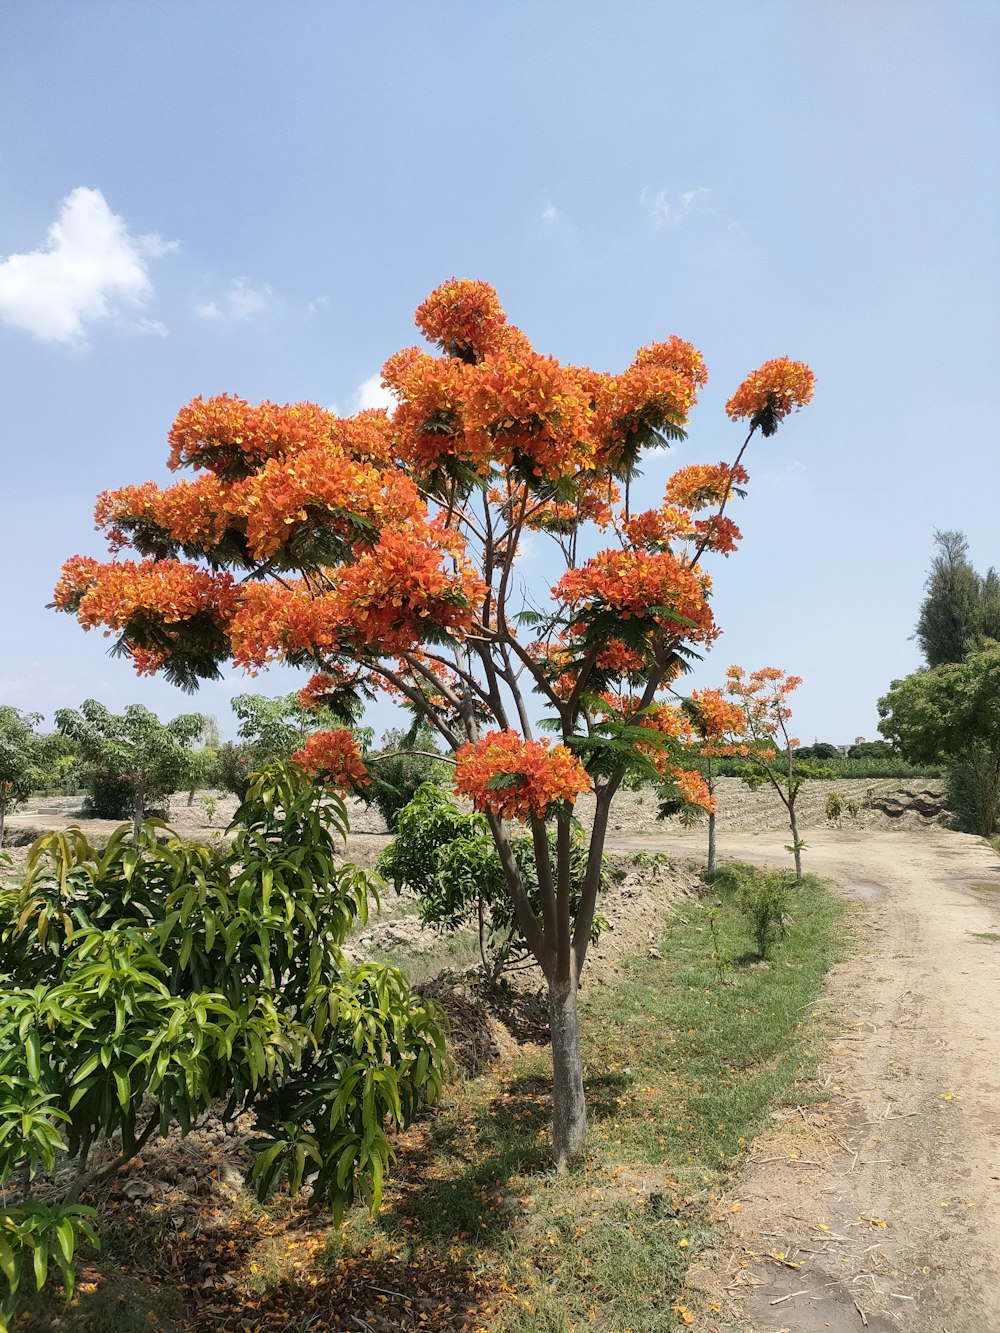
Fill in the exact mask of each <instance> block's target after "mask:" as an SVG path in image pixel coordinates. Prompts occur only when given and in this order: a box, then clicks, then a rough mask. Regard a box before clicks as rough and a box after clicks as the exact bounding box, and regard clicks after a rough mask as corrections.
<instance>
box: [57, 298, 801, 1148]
mask: <svg viewBox="0 0 1000 1333" xmlns="http://www.w3.org/2000/svg"><path fill="white" fill-rule="evenodd" d="M417 324H418V326H419V328H420V329H421V331H422V332H423V334H424V335H425V336H426V337H427V339H428V340H429V341H430V342H431V343H432V344H435V345H436V346H437V348H439V349H440V351H439V352H438V353H436V354H431V353H428V352H426V351H421V350H420V349H418V348H415V347H414V348H407V349H405V350H404V351H401V352H398V353H397V354H395V355H394V356H392V357H391V358H390V359H389V360H388V361H387V362H386V364H385V366H384V368H383V372H382V377H383V383H384V384H385V385H386V386H387V387H388V388H389V389H390V390H391V391H392V393H393V394H394V395H395V397H396V400H397V402H398V406H397V407H396V408H395V410H394V411H393V412H392V413H391V415H390V414H387V413H386V412H384V411H380V410H369V411H363V412H360V413H358V414H357V415H356V416H354V417H351V418H349V419H341V418H338V417H336V416H334V415H333V414H332V413H331V412H328V411H326V410H324V409H323V408H321V407H317V406H314V405H312V404H308V403H299V404H296V405H292V406H285V407H279V406H276V405H275V404H272V403H262V404H261V405H260V406H257V407H255V406H252V405H250V404H248V403H246V402H243V401H241V400H240V399H237V398H232V397H228V396H222V397H217V398H212V399H208V400H202V399H201V398H198V399H195V401H194V402H192V403H191V404H189V405H188V406H187V407H185V408H183V409H182V410H181V412H180V414H179V415H178V417H177V419H176V421H175V423H174V426H173V429H172V430H171V432H170V460H169V461H170V465H171V467H173V468H180V467H192V468H195V469H196V470H197V472H198V475H197V476H196V477H195V478H194V479H193V480H191V481H182V482H180V483H179V484H177V485H174V486H171V487H169V488H167V489H165V490H161V489H160V488H159V487H157V486H156V485H154V484H153V483H151V482H149V483H146V484H145V485H142V486H130V487H126V488H125V489H124V490H119V491H114V492H106V493H105V494H104V495H102V496H101V497H100V499H99V501H98V505H97V521H98V524H99V525H100V526H101V527H103V528H104V529H106V531H107V533H108V536H109V538H110V542H111V546H112V550H113V551H114V552H119V551H121V550H122V549H123V548H124V547H126V546H131V547H132V548H133V549H134V550H135V551H136V552H138V554H139V556H140V557H141V558H140V559H138V560H133V559H114V560H112V561H110V562H108V563H104V564H101V563H99V562H98V561H96V560H93V559H89V558H83V557H79V556H78V557H75V558H74V559H72V560H70V561H69V562H68V563H67V564H66V566H65V567H64V571H63V577H62V580H61V581H60V584H59V586H58V588H57V591H56V599H55V600H56V605H57V606H58V607H60V608H61V609H63V610H66V611H70V612H74V613H75V614H76V615H77V617H78V618H79V620H80V622H81V624H82V625H84V626H85V627H86V628H90V627H92V626H101V627H103V628H104V630H105V632H106V633H108V634H113V635H114V636H116V639H117V646H118V648H119V649H120V650H121V651H123V652H125V653H127V654H128V655H129V656H130V657H131V658H132V660H133V661H134V663H135V666H136V668H137V669H138V670H139V671H140V672H152V671H162V672H163V673H164V674H165V675H167V676H168V677H169V678H170V679H172V680H174V681H175V682H178V683H179V684H181V685H184V686H188V687H193V686H194V685H196V684H197V682H198V680H199V679H200V678H202V677H211V676H214V675H216V674H217V672H218V668H219V665H220V663H222V662H224V661H226V660H228V659H232V660H233V661H234V662H235V663H237V664H238V665H240V666H242V667H244V668H246V669H248V670H249V671H251V672H253V671H258V670H260V669H261V668H262V667H264V666H266V665H267V664H268V663H269V662H272V661H275V660H284V661H286V662H289V663H291V664H293V665H298V666H312V667H313V668H314V669H318V673H319V674H318V675H316V676H314V677H313V679H312V680H311V682H310V684H309V685H308V686H307V687H306V688H307V692H308V697H311V698H312V699H314V700H316V701H322V700H323V699H324V698H325V697H326V695H327V694H328V693H331V692H336V693H337V695H338V697H341V698H342V697H343V695H344V692H345V691H352V690H353V691H355V692H356V693H357V694H358V696H359V697H364V696H365V695H366V694H371V693H374V692H376V691H378V690H386V691H388V692H390V693H391V694H392V695H394V696H395V697H396V698H397V699H399V700H400V701H403V702H405V703H407V704H408V705H409V706H411V707H412V708H413V709H414V710H416V712H417V713H418V714H420V715H423V716H425V717H426V718H427V719H428V721H429V722H430V723H431V724H432V726H433V727H434V728H435V730H436V731H437V732H438V734H439V735H440V737H441V739H442V740H443V742H444V743H445V745H446V746H447V747H448V748H449V749H450V750H451V751H453V752H454V757H455V785H456V790H457V791H458V792H459V793H460V794H462V795H464V796H467V797H468V798H469V799H470V800H471V801H472V803H473V804H474V806H475V807H476V809H477V810H479V811H481V812H482V813H483V814H484V815H485V816H486V819H487V821H488V824H489V828H490V831H491V834H492V837H493V839H494V841H495V843H496V847H497V852H498V855H499V857H500V861H501V864H502V867H503V873H504V877H505V883H506V886H507V891H508V892H509V894H510V897H511V900H512V902H513V906H514V910H515V912H516V915H517V919H518V923H519V925H520V929H521V931H522V933H523V935H524V938H525V940H526V942H527V944H528V947H529V948H530V949H531V952H532V953H533V954H534V956H535V958H536V959H537V961H538V964H539V966H540V967H541V969H542V972H543V974H544V976H545V978H546V981H547V984H548V989H549V997H550V1016H551V1028H552V1056H553V1070H554V1078H553V1089H554V1092H553V1121H554V1124H553V1139H554V1148H555V1155H556V1159H557V1161H558V1162H559V1163H560V1164H564V1163H566V1162H568V1161H569V1160H570V1159H572V1158H574V1157H577V1156H578V1155H579V1154H580V1153H581V1152H582V1150H583V1147H584V1141H585V1104H584V1094H583V1080H582V1067H581V1061H580V1046H579V1028H578V1021H577V1007H576V996H577V985H578V982H579V978H580V973H581V971H582V968H583V965H584V960H585V958H586V954H587V946H588V941H589V940H590V936H591V926H592V923H593V918H594V911H595V900H596V895H597V890H598V885H599V880H600V871H601V855H602V849H603V846H604V841H605V835H606V832H607V827H608V816H609V811H610V808H611V802H612V800H613V798H614V796H615V793H616V792H617V791H618V789H619V787H620V785H621V783H622V781H623V779H624V777H625V776H626V774H627V773H628V772H629V771H630V770H638V771H641V772H642V773H644V774H646V775H647V776H653V777H655V778H656V779H657V780H658V781H659V782H660V783H661V784H663V785H664V786H665V787H667V788H669V789H670V790H671V791H673V792H675V793H676V794H679V795H680V796H682V797H683V798H684V799H685V800H688V801H693V802H698V803H701V804H703V805H705V806H708V805H709V804H710V797H709V794H708V790H707V788H706V786H705V783H704V780H703V779H702V778H701V777H700V775H698V774H697V773H693V772H690V771H688V770H687V769H686V768H685V767H684V766H683V762H682V760H683V746H682V740H681V738H682V732H683V718H682V716H681V714H680V711H679V709H678V708H675V707H671V706H668V705H667V704H666V703H664V702H661V700H660V694H661V691H663V690H665V689H666V688H667V687H668V686H669V684H670V682H671V681H672V680H674V679H675V678H676V676H677V675H678V673H679V672H680V671H681V670H682V669H683V666H684V664H685V660H686V659H687V658H688V657H689V656H690V655H692V654H693V653H694V652H695V651H696V650H697V649H698V648H699V647H701V646H704V645H708V644H711V643H712V642H713V640H714V639H715V637H716V634H717V630H716V626H715V622H714V620H713V618H712V613H711V610H710V608H709V597H710V592H711V583H710V578H709V575H708V573H707V572H706V571H705V569H704V568H703V566H702V559H703V557H704V556H706V555H708V554H710V553H721V554H723V555H726V554H728V553H729V552H731V551H733V550H734V549H735V547H736V543H737V540H738V538H739V533H738V530H737V529H736V526H735V525H734V523H733V522H732V520H731V519H730V518H729V517H727V516H726V514H725V510H726V507H727V504H728V501H729V499H730V496H731V494H732V492H733V491H734V489H736V488H738V487H740V486H742V485H743V484H744V483H745V482H746V480H747V474H746V472H745V470H744V468H743V466H742V458H743V453H744V450H745V449H746V447H747V444H748V443H749V440H750V437H751V436H752V435H753V434H754V432H755V431H758V430H759V431H760V433H761V434H763V435H771V434H773V432H774V430H775V429H776V428H777V425H778V423H779V421H780V420H781V419H782V418H783V417H784V416H786V415H787V414H788V413H789V412H790V411H792V410H793V409H794V408H797V407H799V406H801V405H802V404H804V403H806V402H808V401H809V399H810V397H811V395H812V389H813V376H812V373H811V371H810V370H809V369H808V367H806V366H804V365H802V364H801V363H799V362H793V361H789V360H787V359H784V358H782V359H779V360H776V361H770V362H768V363H767V364H766V365H764V366H762V367H761V368H760V370H758V371H756V372H754V374H752V375H751V376H750V377H749V378H748V379H747V380H746V381H745V382H744V383H743V384H742V385H741V386H740V388H739V389H738V391H737V392H736V394H735V395H734V396H733V397H732V398H731V399H730V400H729V403H728V405H727V411H728V413H729V415H730V417H732V418H734V419H739V418H742V419H746V420H748V422H749V433H748V434H747V436H746V439H745V440H744V442H743V447H742V448H741V449H740V450H739V452H738V454H737V456H736V459H735V461H734V462H733V463H731V464H726V463H719V464H717V465H715V466H704V465H695V466H692V467H687V468H684V469H682V470H681V471H680V472H678V473H676V474H675V475H674V476H673V477H671V479H670V480H669V482H668V483H667V486H666V491H665V494H664V498H663V502H662V504H661V505H660V506H659V507H658V508H655V509H649V510H647V511H645V512H643V513H639V514H635V513H633V512H632V510H631V507H630V494H629V492H630V483H631V480H632V478H633V477H634V476H635V475H636V472H637V466H638V462H639V459H640V456H641V454H642V453H643V451H645V450H649V449H653V448H657V447H660V446H664V445H667V444H669V443H670V442H671V441H675V440H678V439H681V438H683V436H684V433H685V427H686V424H687V420H688V415H689V413H690V410H691V408H692V407H693V405H694V403H695V399H696V397H697V393H698V391H699V389H700V388H701V387H702V386H703V385H704V383H705V380H706V372H705V367H704V363H703V361H702V357H701V355H700V353H699V352H698V351H696V350H695V348H694V347H692V346H691V345H690V344H688V343H686V342H683V341H682V340H681V339H679V338H677V337H671V338H670V339H669V340H668V341H666V342H662V343H654V344H652V345H651V346H649V347H645V348H643V349H642V350H641V351H640V352H639V353H638V354H637V355H636V357H635V360H634V361H633V362H632V364H631V366H629V367H628V369H627V370H625V371H624V372H623V373H621V374H618V375H611V374H604V373H601V372H598V371H595V370H591V369H589V368H587V367H580V366H570V365H563V364H561V363H560V362H558V361H556V360H555V359H554V358H552V357H548V356H543V355H542V354H541V353H539V352H536V351H535V349H534V348H533V347H532V345H531V343H530V342H529V341H528V339H527V337H526V336H525V335H524V334H523V333H522V332H521V331H520V330H519V329H517V328H515V327H514V326H513V325H511V324H509V323H508V322H507V319H506V316H505V315H504V312H503V310H502V309H501V307H500V304H499V302H498V300H497V296H496V293H495V292H494V291H493V289H492V288H491V287H489V286H488V285H487V284H485V283H481V282H471V281H459V280H452V281H450V282H448V283H445V284H444V285H443V286H442V287H440V288H438V289H437V290H436V291H435V292H433V293H432V294H431V296H430V297H429V298H428V300H427V301H426V302H424V304H423V305H421V306H420V308H419V309H418V311H417ZM528 532H532V533H541V534H545V535H546V536H548V537H550V538H551V540H552V542H553V543H554V545H555V547H556V549H557V550H558V551H559V552H560V553H561V557H562V560H563V562H564V564H565V572H564V573H563V574H562V576H561V577H560V578H559V579H558V580H557V581H556V582H555V583H554V584H553V586H552V587H551V589H550V593H549V596H548V597H547V598H545V599H541V601H540V604H535V601H534V599H532V598H529V596H528V594H527V592H526V591H525V589H524V586H523V584H522V582H521V580H520V578H519V575H518V570H517V568H516V565H515V562H516V559H517V553H518V544H519V542H520V541H521V539H522V537H523V536H524V534H526V533H528ZM589 532H596V533H597V534H600V533H604V534H605V535H606V539H607V544H606V545H605V547H604V549H602V550H599V551H598V552H597V553H596V554H594V555H590V556H588V557H585V556H584V554H583V547H584V543H585V542H587V541H591V540H592V538H591V537H590V536H589ZM542 707H544V708H545V709H546V710H547V713H548V716H547V718H546V719H545V724H544V725H545V726H546V727H548V728H550V729H551V730H552V731H554V732H555V737H554V738H552V737H549V736H545V737H541V738H540V737H537V736H536V735H535V734H534V726H533V722H532V717H533V714H534V712H535V710H536V709H539V708H542ZM298 757H299V760H300V762H301V763H302V764H303V765H304V766H306V767H307V768H309V769H310V770H311V771H313V772H315V773H317V774H320V775H322V776H324V777H326V778H328V779H330V780H331V781H333V782H335V783H336V784H338V785H341V786H344V787H357V786H358V785H359V784H361V783H363V782H364V780H365V772H364V766H363V764H362V761H361V756H360V754H359V753H358V750H357V747H356V745H355V744H354V741H353V739H352V737H351V735H350V733H349V732H348V731H347V730H346V729H344V728H341V729H338V730H334V731H328V732H321V733H317V734H316V735H314V736H312V737H311V738H310V739H309V740H308V742H307V743H306V745H305V747H304V748H303V750H302V751H301V752H300V754H299V756H298ZM583 793H589V794H591V795H592V796H593V799H594V819H593V829H592V832H591V835H590V842H589V847H588V853H587V869H586V874H585V879H584V884H583V886H582V891H581V893H580V894H579V896H578V898H577V899H576V904H577V905H576V910H575V912H574V911H573V910H571V892H570V875H571V870H570V867H571V859H572V854H573V848H572V841H573V840H572V824H571V819H572V810H573V806H574V803H575V801H576V800H577V798H578V797H579V796H580V795H582V794H583ZM510 820H513V821H518V822H520V823H523V824H525V825H526V826H527V829H528V831H529V833H530V836H531V838H532V839H533V844H534V848H535V857H536V867H535V868H536V872H537V878H538V885H539V890H538V895H537V898H536V900H535V901H536V903H537V904H538V908H537V910H536V908H535V907H533V906H532V902H531V900H530V899H529V897H528V895H527V893H526V892H525V888H524V884H523V883H522V880H521V876H520V874H519V871H518V864H517V860H516V858H515V857H514V855H513V852H512V849H511V841H510V837H509V836H508V831H507V824H506V821H510ZM547 821H548V822H549V824H550V826H551V825H554V827H555V838H554V843H555V852H554V854H552V855H550V851H549V838H548V836H547V828H546V822H547Z"/></svg>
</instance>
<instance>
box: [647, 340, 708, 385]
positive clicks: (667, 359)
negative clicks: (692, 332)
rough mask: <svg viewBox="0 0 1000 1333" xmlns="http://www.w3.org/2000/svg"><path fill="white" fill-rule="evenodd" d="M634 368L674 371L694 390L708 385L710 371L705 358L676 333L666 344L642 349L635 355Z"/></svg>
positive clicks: (655, 344)
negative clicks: (655, 368) (706, 366)
mask: <svg viewBox="0 0 1000 1333" xmlns="http://www.w3.org/2000/svg"><path fill="white" fill-rule="evenodd" d="M632 364H633V365H634V366H639V367H646V366H656V367H658V368H659V369H661V370H674V371H676V372H677V374H678V375H680V376H681V377H682V378H683V379H684V380H685V381H686V382H687V383H688V384H689V385H690V386H691V387H692V388H693V389H703V388H704V387H705V385H706V384H707V383H708V371H707V369H706V368H705V358H704V357H703V356H702V354H701V353H700V352H699V351H698V349H697V347H692V345H691V344H690V343H688V342H685V341H684V339H683V338H678V337H677V335H676V333H673V334H671V335H670V337H669V338H668V339H667V341H666V342H665V343H650V344H649V346H648V347H641V348H640V349H639V351H638V352H636V354H635V360H634V361H633V362H632Z"/></svg>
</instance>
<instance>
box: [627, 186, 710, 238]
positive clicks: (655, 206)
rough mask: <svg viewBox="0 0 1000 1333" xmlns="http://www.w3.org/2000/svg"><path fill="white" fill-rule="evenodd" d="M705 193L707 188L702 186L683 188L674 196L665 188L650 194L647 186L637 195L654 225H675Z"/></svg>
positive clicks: (681, 220) (692, 208)
mask: <svg viewBox="0 0 1000 1333" xmlns="http://www.w3.org/2000/svg"><path fill="white" fill-rule="evenodd" d="M707 194H708V190H707V189H705V188H704V187H703V186H702V187H699V188H698V189H697V190H685V191H684V193H683V194H680V195H677V196H676V197H672V196H671V195H670V194H668V192H667V191H666V190H660V191H658V192H657V193H656V194H651V193H650V191H649V189H648V187H647V188H646V189H644V190H643V192H642V194H641V195H640V196H639V203H640V205H641V206H642V207H643V208H645V209H646V210H647V212H648V213H649V215H650V217H651V218H652V219H653V226H654V227H657V228H659V227H675V226H677V224H678V223H679V222H683V221H684V219H685V218H686V217H688V215H689V214H690V213H692V212H693V211H694V208H695V206H696V205H697V203H698V201H699V200H700V199H702V198H704V197H705V196H706V195H707Z"/></svg>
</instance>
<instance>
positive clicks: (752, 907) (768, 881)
mask: <svg viewBox="0 0 1000 1333" xmlns="http://www.w3.org/2000/svg"><path fill="white" fill-rule="evenodd" d="M704 879H705V882H706V883H707V884H710V885H711V886H712V888H713V889H714V890H715V891H716V893H718V894H720V895H722V897H723V898H724V899H725V900H727V901H728V902H729V903H731V904H732V905H733V906H734V907H735V908H736V910H737V911H738V912H739V913H741V914H742V916H743V917H744V918H745V920H746V921H747V923H748V924H749V927H750V931H751V934H752V937H753V941H754V946H755V948H756V951H757V955H758V956H759V957H760V958H767V957H768V956H769V955H770V954H771V952H772V950H773V948H774V945H775V943H776V941H777V939H778V937H779V936H780V935H781V934H782V933H783V932H784V929H785V924H786V921H787V919H788V915H789V910H790V905H791V900H792V891H793V888H794V887H795V879H794V877H793V876H792V875H791V874H790V873H789V872H788V871H785V870H767V869H762V868H760V867H757V866H751V865H747V864H746V863H745V862H743V861H723V862H722V863H721V864H720V865H719V866H717V867H716V869H715V870H714V871H712V872H711V873H710V874H708V873H706V874H705V876H704ZM718 948H719V946H718V942H717V941H716V952H718Z"/></svg>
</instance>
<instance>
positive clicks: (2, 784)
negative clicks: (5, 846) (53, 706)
mask: <svg viewBox="0 0 1000 1333" xmlns="http://www.w3.org/2000/svg"><path fill="white" fill-rule="evenodd" d="M40 720H41V714H39V713H22V712H20V711H19V710H18V709H17V708H12V707H10V705H8V704H4V705H0V842H2V841H3V826H4V817H5V816H6V814H7V811H8V810H10V809H12V808H13V807H14V806H15V805H17V803H18V802H19V801H23V800H24V799H25V798H26V797H28V796H30V795H31V793H32V792H33V791H35V790H36V789H37V788H38V787H40V786H42V785H43V783H44V782H45V779H46V776H47V773H48V771H49V769H50V757H49V751H50V749H51V746H50V744H49V742H48V739H47V738H45V737H42V736H39V735H38V734H37V733H36V731H35V727H36V726H37V725H38V723H39V721H40Z"/></svg>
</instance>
